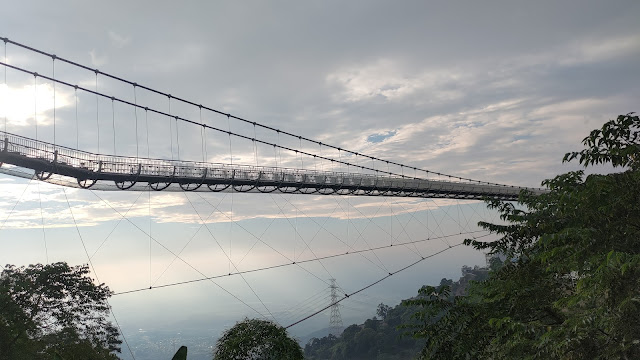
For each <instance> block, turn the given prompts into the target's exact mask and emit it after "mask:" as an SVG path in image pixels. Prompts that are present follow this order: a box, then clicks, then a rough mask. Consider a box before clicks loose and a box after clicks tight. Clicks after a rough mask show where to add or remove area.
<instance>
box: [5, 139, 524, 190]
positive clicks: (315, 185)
mask: <svg viewBox="0 0 640 360" xmlns="http://www.w3.org/2000/svg"><path fill="white" fill-rule="evenodd" d="M0 134H2V135H0V136H2V137H3V140H4V142H3V146H2V151H0V163H4V164H11V165H14V166H18V167H21V168H26V169H31V170H33V172H34V174H35V176H36V178H38V179H40V180H43V181H47V182H51V183H56V184H60V185H66V186H75V187H81V188H95V189H98V190H118V189H119V190H148V189H149V188H151V189H153V190H158V191H160V190H168V191H171V190H183V191H214V192H219V191H237V192H262V193H269V192H273V191H279V192H283V193H301V194H324V195H330V194H337V195H360V196H396V197H424V198H451V199H484V198H492V199H502V200H516V199H517V198H518V194H519V193H520V190H521V189H523V188H520V187H515V186H505V185H495V184H487V183H480V182H478V183H472V182H455V181H441V180H431V179H422V178H412V177H401V176H398V177H394V176H381V175H372V174H359V173H344V172H326V171H314V170H303V169H288V168H274V167H258V166H242V165H226V164H214V163H201V162H186V161H169V160H157V159H146V158H132V157H124V156H112V155H98V154H92V153H88V152H84V151H79V150H74V149H70V148H66V147H61V146H56V145H53V144H49V143H45V142H41V141H36V140H33V139H29V138H25V137H21V136H17V135H13V134H8V133H2V132H0ZM4 168H5V169H4V171H2V170H3V167H0V171H2V172H5V173H12V174H13V175H15V171H13V172H12V170H7V169H6V166H4ZM61 178H66V180H61ZM70 180H72V181H70ZM105 183H109V184H110V185H112V186H104V185H105ZM99 184H102V186H100V185H99ZM176 185H177V186H176Z"/></svg>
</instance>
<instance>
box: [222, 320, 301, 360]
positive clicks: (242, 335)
mask: <svg viewBox="0 0 640 360" xmlns="http://www.w3.org/2000/svg"><path fill="white" fill-rule="evenodd" d="M213 358H214V359H215V360H232V359H233V360H245V359H251V360H267V359H269V360H271V359H273V360H280V359H282V360H297V359H303V358H304V354H303V352H302V348H301V347H300V345H299V344H298V342H297V341H295V340H294V339H292V338H290V337H289V336H288V335H287V330H286V329H285V328H283V327H282V326H279V325H277V324H274V323H273V322H271V321H268V320H260V319H244V320H243V321H241V322H238V323H237V324H235V325H234V326H233V327H232V328H230V329H229V330H227V331H225V332H224V334H222V336H221V337H220V339H218V342H217V343H216V346H215V349H214V352H213Z"/></svg>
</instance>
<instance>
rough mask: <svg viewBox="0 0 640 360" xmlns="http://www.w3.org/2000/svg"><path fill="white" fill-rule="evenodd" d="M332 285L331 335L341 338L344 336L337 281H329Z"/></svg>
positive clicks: (330, 287)
mask: <svg viewBox="0 0 640 360" xmlns="http://www.w3.org/2000/svg"><path fill="white" fill-rule="evenodd" d="M329 281H331V285H330V286H329V289H331V304H333V305H331V317H330V318H329V334H331V335H333V336H336V337H337V336H340V334H342V330H343V325H342V316H340V304H338V303H337V301H338V285H336V279H329Z"/></svg>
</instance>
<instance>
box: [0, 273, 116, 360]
mask: <svg viewBox="0 0 640 360" xmlns="http://www.w3.org/2000/svg"><path fill="white" fill-rule="evenodd" d="M88 273H89V270H88V267H87V266H86V265H85V266H75V267H70V266H69V265H67V264H66V263H62V262H60V263H55V264H49V265H41V264H37V265H29V266H28V267H24V266H23V267H15V266H12V265H7V266H6V267H5V268H4V269H3V271H2V273H1V274H0V359H34V360H35V359H51V358H52V357H53V354H55V353H58V354H59V355H60V356H61V357H63V358H65V359H67V360H73V359H116V358H117V357H116V356H115V353H117V352H120V344H121V341H120V340H119V339H118V335H119V334H118V330H117V329H116V328H115V327H114V326H113V325H112V324H111V323H110V322H109V321H108V320H107V317H108V315H109V306H108V304H107V299H108V297H109V296H111V291H110V290H109V288H108V287H107V286H105V285H104V284H100V285H95V284H94V283H93V280H92V279H91V278H90V277H89V276H88Z"/></svg>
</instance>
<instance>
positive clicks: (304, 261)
mask: <svg viewBox="0 0 640 360" xmlns="http://www.w3.org/2000/svg"><path fill="white" fill-rule="evenodd" d="M484 231H486V230H477V231H472V232H469V233H465V234H451V235H446V236H444V237H453V236H460V235H470V234H474V233H478V232H484ZM489 235H491V234H486V235H480V236H474V237H473V238H474V239H480V238H483V237H486V236H489ZM442 238H443V237H439V238H428V239H421V240H415V241H410V242H404V243H396V244H392V245H383V246H379V247H375V248H370V249H363V250H356V251H347V252H344V253H339V254H333V255H327V256H321V257H318V258H315V259H307V260H300V261H294V262H290V263H284V264H278V265H272V266H265V267H261V268H257V269H252V270H244V271H239V272H235V273H233V272H232V273H227V274H221V275H215V276H209V277H203V278H199V279H193V280H185V281H178V282H174V283H169V284H164V285H158V286H152V287H148V288H140V289H133V290H126V291H120V292H116V293H114V294H113V295H114V296H117V295H124V294H131V293H136V292H141V291H149V290H154V289H161V288H166V287H172V286H179V285H186V284H192V283H196V282H200V281H206V280H211V279H218V278H223V277H229V276H234V275H239V274H248V273H253V272H260V271H265V270H272V269H277V268H282V267H286V266H293V265H297V266H300V264H304V263H309V262H314V261H319V260H325V259H331V258H337V257H341V256H346V255H351V254H359V253H363V252H367V251H374V250H380V249H386V248H392V247H399V246H403V245H409V244H415V243H421V242H426V241H432V240H440V239H442ZM451 247H453V246H451V245H449V247H448V248H447V249H449V248H451ZM441 252H442V251H441ZM439 253H440V252H438V253H436V255H437V254H439ZM431 256H433V255H429V256H426V257H423V259H427V258H429V257H431ZM396 272H397V271H396ZM326 309H328V307H327V308H325V310H326Z"/></svg>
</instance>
